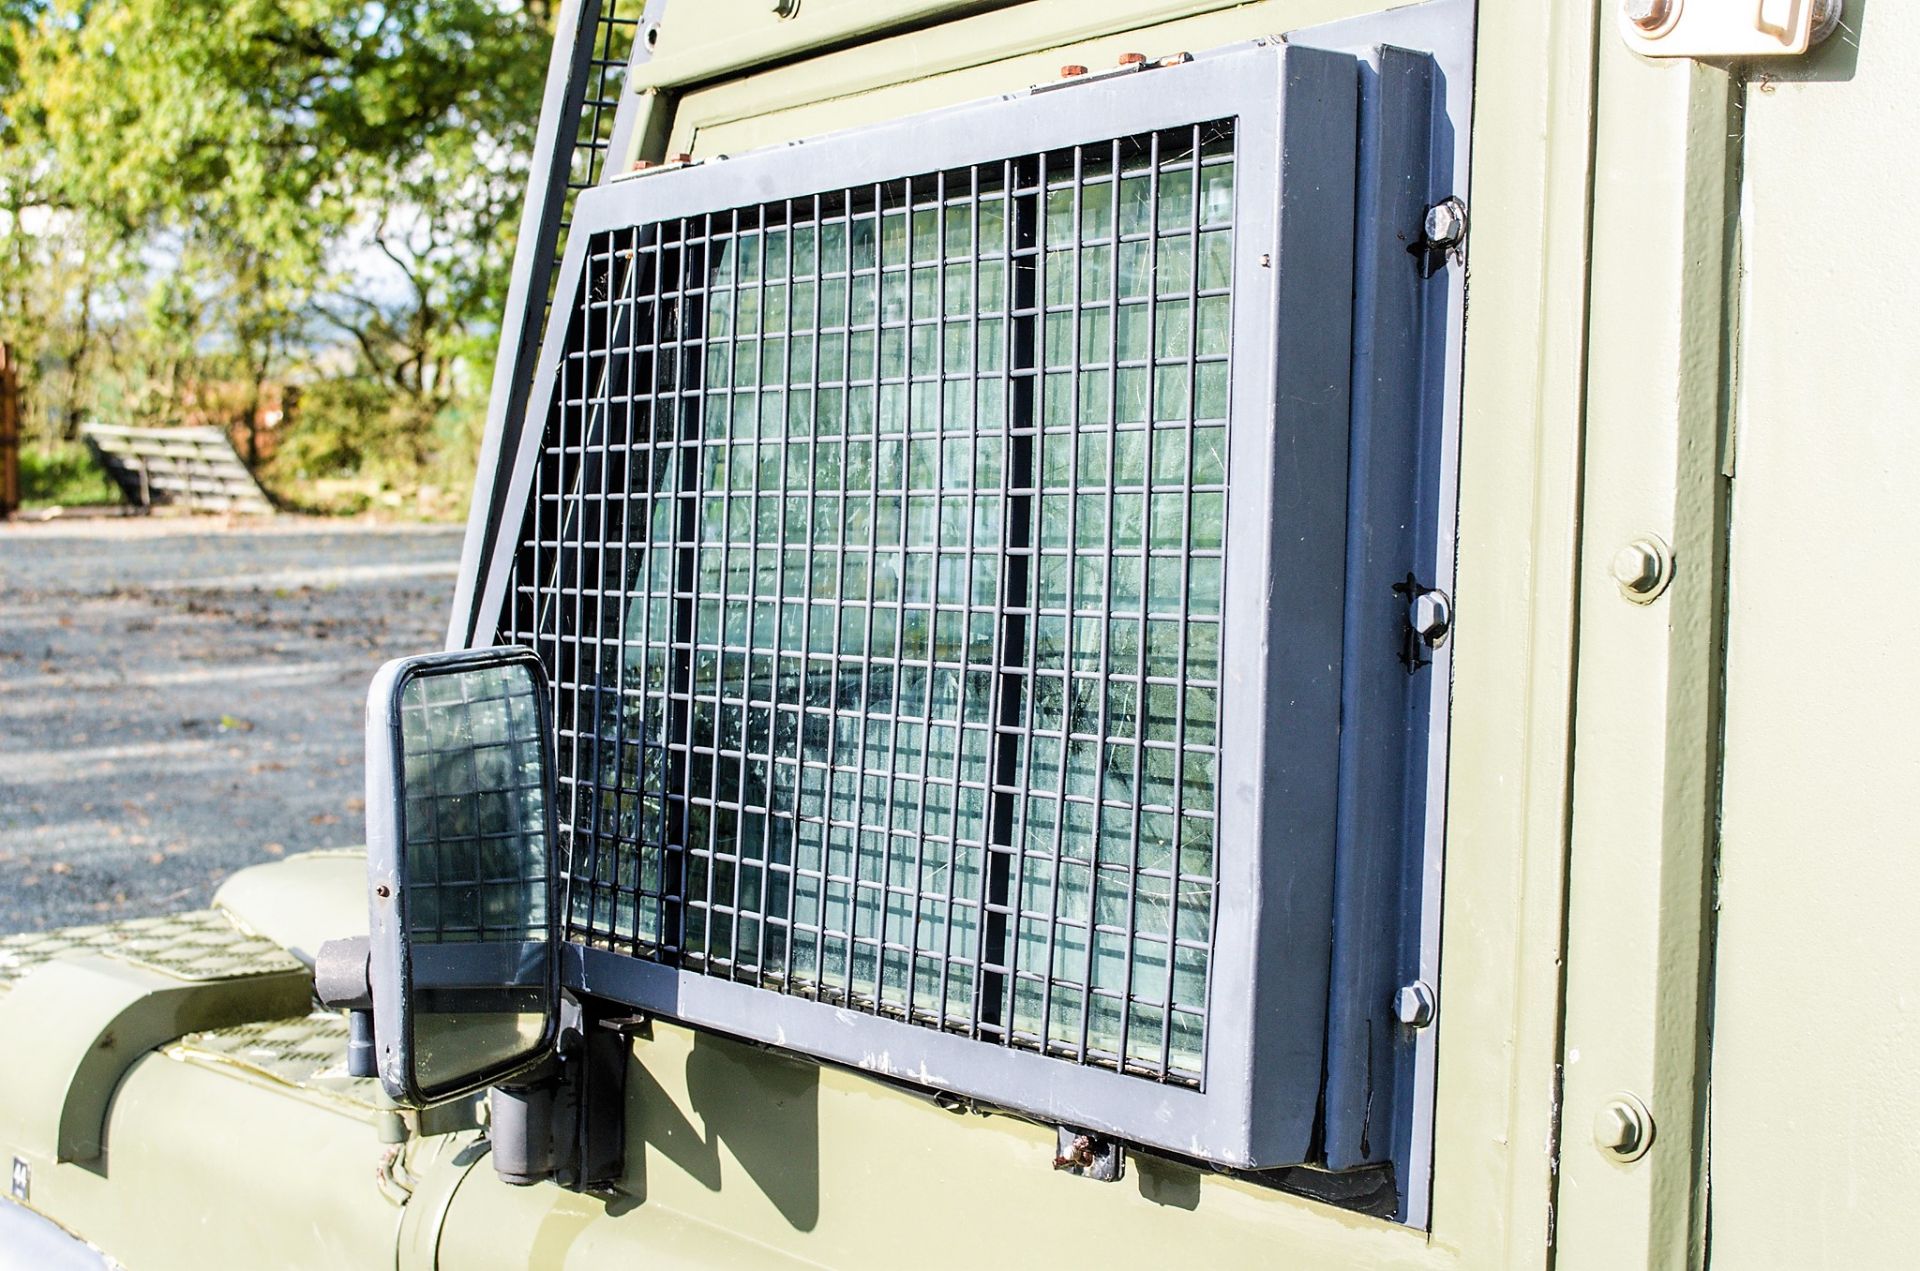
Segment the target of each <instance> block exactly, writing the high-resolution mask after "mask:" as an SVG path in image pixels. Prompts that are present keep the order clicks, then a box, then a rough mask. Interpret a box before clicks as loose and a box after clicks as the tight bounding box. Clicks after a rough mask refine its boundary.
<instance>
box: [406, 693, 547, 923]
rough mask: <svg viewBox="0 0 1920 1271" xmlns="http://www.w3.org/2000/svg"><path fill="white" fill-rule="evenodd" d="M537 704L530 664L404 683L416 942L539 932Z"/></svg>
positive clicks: (542, 887) (410, 899) (541, 797)
mask: <svg viewBox="0 0 1920 1271" xmlns="http://www.w3.org/2000/svg"><path fill="white" fill-rule="evenodd" d="M537 702H538V699H537V698H536V697H535V695H534V685H533V678H532V676H530V675H529V674H528V672H527V667H526V664H525V663H522V664H520V665H518V666H505V667H487V668H481V669H475V670H471V671H463V672H461V673H459V674H450V675H449V674H439V675H432V674H423V675H418V676H415V677H414V678H413V679H411V680H408V681H407V683H406V685H405V687H404V688H403V689H402V690H401V696H400V715H401V736H402V738H403V753H402V757H403V760H404V763H405V769H404V771H405V775H406V789H405V794H406V813H405V815H406V821H405V832H406V842H407V856H406V859H407V878H406V897H407V932H408V934H409V935H410V936H411V937H412V938H413V939H414V940H415V941H416V942H418V943H423V944H453V943H465V942H472V941H498V940H539V939H543V938H544V937H545V935H546V930H547V886H548V877H547V867H546V816H547V812H546V800H547V797H548V796H547V791H546V789H545V788H544V786H543V785H542V783H541V753H540V752H541V744H540V722H539V707H538V705H537Z"/></svg>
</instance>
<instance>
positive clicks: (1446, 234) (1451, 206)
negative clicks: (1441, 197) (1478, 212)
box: [1422, 199, 1467, 247]
mask: <svg viewBox="0 0 1920 1271" xmlns="http://www.w3.org/2000/svg"><path fill="white" fill-rule="evenodd" d="M1422 228H1423V229H1424V230H1425V231H1426V235H1427V242H1428V243H1430V244H1432V245H1433V246H1435V247H1452V246H1453V245H1454V244H1456V243H1458V242H1459V241H1460V240H1461V239H1463V238H1465V237H1466V236H1467V214H1466V210H1465V209H1464V208H1462V207H1461V206H1460V201H1459V200H1458V199H1447V200H1445V201H1443V202H1440V203H1435V204H1434V205H1433V206H1432V207H1430V208H1428V209H1427V219H1426V223H1425V225H1424V226H1423V227H1422Z"/></svg>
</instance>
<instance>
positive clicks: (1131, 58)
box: [1115, 53, 1147, 66]
mask: <svg viewBox="0 0 1920 1271" xmlns="http://www.w3.org/2000/svg"><path fill="white" fill-rule="evenodd" d="M1146 60H1147V55H1146V54H1145V53H1122V54H1121V55H1120V60H1119V61H1118V62H1116V63H1115V65H1117V66H1138V65H1139V64H1140V63H1142V62H1144V61H1146Z"/></svg>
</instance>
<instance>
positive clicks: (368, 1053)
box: [313, 936, 380, 1077]
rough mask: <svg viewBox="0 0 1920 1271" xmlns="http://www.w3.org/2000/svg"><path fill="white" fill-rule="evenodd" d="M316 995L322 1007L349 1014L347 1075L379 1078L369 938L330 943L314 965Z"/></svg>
mask: <svg viewBox="0 0 1920 1271" xmlns="http://www.w3.org/2000/svg"><path fill="white" fill-rule="evenodd" d="M313 993H314V996H315V997H317V998H319V999H320V1005H322V1006H324V1007H326V1008H327V1009H329V1010H335V1011H345V1012H347V1075H348V1076H349V1077H377V1076H379V1075H380V1069H379V1066H378V1060H377V1059H376V1058H375V1056H374V1052H373V953H372V941H371V940H369V939H368V938H367V937H366V936H349V937H348V938H346V939H344V940H329V941H327V942H326V943H324V944H322V945H321V946H320V952H319V953H318V954H317V955H316V956H315V958H314V962H313Z"/></svg>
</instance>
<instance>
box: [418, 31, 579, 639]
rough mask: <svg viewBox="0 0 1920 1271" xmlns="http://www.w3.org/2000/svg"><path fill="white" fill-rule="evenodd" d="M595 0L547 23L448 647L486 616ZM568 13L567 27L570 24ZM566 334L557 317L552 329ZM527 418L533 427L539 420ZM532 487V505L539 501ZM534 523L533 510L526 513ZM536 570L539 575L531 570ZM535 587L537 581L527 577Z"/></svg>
mask: <svg viewBox="0 0 1920 1271" xmlns="http://www.w3.org/2000/svg"><path fill="white" fill-rule="evenodd" d="M599 16H600V3H599V0H576V2H575V3H565V2H564V0H563V7H562V9H561V15H560V19H559V21H558V23H557V24H556V30H557V31H558V32H559V34H557V35H556V36H555V39H554V46H553V54H552V56H551V58H550V59H549V61H548V63H547V80H546V88H545V91H544V94H543V97H542V104H541V108H540V124H539V128H538V129H537V131H536V134H535V137H534V148H533V159H532V162H531V163H530V164H529V165H528V168H527V194H526V204H525V206H526V212H525V214H524V215H523V216H522V217H521V221H520V232H519V236H518V238H517V239H516V241H515V246H514V252H513V273H512V275H511V277H510V280H509V282H508V284H507V299H506V307H505V309H504V310H503V316H502V321H501V323H500V348H499V353H498V356H497V357H496V359H495V362H494V373H493V386H492V391H491V393H490V395H489V398H488V404H487V427H486V432H485V434H484V435H483V439H482V441H481V446H480V464H479V467H480V473H481V481H482V488H481V490H479V491H476V494H477V495H479V497H476V498H475V499H474V501H473V509H472V511H471V513H470V514H469V515H468V518H467V533H466V538H465V540H464V543H463V546H462V548H461V561H460V575H459V579H460V581H459V582H458V583H456V590H455V594H454V602H453V611H452V614H451V617H450V619H449V622H448V630H447V647H448V648H454V649H457V648H467V647H470V646H471V645H472V644H473V643H474V642H475V641H476V640H478V639H479V638H480V637H481V636H482V634H483V632H482V629H481V628H482V624H483V623H485V622H487V621H491V620H492V619H491V616H490V615H485V614H481V613H479V612H478V606H479V605H480V603H481V599H482V595H483V588H482V587H481V585H480V583H481V579H482V578H483V577H484V574H485V570H484V569H483V566H485V565H486V564H487V556H488V554H489V552H490V550H491V545H492V543H493V541H494V537H495V535H496V534H497V533H498V532H499V528H500V519H501V517H502V515H503V514H504V507H503V500H504V497H505V494H506V486H507V482H506V480H505V477H506V475H507V474H506V472H504V471H502V467H503V465H502V462H501V461H502V460H503V459H505V458H506V457H508V456H511V455H513V454H515V453H516V452H517V450H518V449H519V439H520V432H521V429H522V428H523V427H525V417H526V415H527V408H528V401H527V399H528V397H529V396H530V395H531V393H532V390H533V368H534V363H535V360H536V359H537V357H538V356H539V351H540V339H541V335H542V332H543V330H544V328H545V326H546V322H545V315H546V312H547V295H548V293H549V291H551V289H552V285H553V271H554V266H555V258H556V257H557V256H558V254H559V253H558V250H557V244H559V243H561V242H563V241H564V238H563V234H564V229H563V227H562V224H561V222H562V218H563V213H564V209H565V205H566V199H567V177H568V174H569V172H570V171H571V169H572V164H573V150H574V147H575V146H576V145H577V144H578V140H579V127H580V122H579V121H580V107H581V96H582V93H583V91H584V87H585V83H586V77H587V74H588V71H589V69H590V63H591V62H592V60H593V42H594V36H595V26H596V24H597V22H598V21H599ZM569 19H571V25H569ZM554 334H555V338H558V339H565V338H566V330H565V326H564V324H563V325H562V327H561V328H560V330H558V331H557V332H555V333H554ZM544 422H545V421H544V420H543V419H536V420H535V421H534V426H535V427H541V426H543V425H544ZM537 496H538V492H537V491H536V501H535V502H534V503H533V506H534V507H536V508H537V507H538V506H539V503H538V501H537ZM535 520H536V523H537V521H538V518H537V516H536V518H535ZM534 577H535V579H536V580H537V579H538V578H539V575H538V574H535V575H534ZM535 585H537V582H536V584H535Z"/></svg>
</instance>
